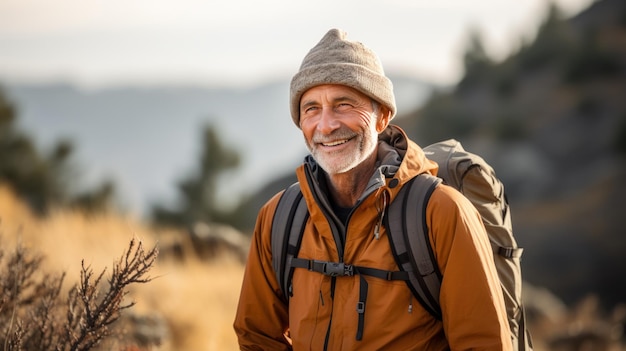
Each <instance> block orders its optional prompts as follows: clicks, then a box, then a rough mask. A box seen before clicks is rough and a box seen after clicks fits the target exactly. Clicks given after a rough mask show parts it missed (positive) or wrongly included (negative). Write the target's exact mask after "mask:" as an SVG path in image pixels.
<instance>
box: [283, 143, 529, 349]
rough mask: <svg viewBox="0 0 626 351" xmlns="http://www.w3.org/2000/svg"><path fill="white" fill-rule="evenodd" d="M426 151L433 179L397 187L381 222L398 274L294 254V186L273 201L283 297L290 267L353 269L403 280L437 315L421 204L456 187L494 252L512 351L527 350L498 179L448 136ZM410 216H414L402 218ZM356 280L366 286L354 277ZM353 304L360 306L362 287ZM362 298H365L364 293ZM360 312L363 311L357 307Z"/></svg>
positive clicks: (298, 215) (298, 232) (515, 260)
mask: <svg viewBox="0 0 626 351" xmlns="http://www.w3.org/2000/svg"><path fill="white" fill-rule="evenodd" d="M424 152H425V154H426V156H427V157H428V158H429V159H431V160H433V161H435V162H437V163H438V164H439V172H438V176H437V177H435V176H432V175H428V174H420V175H418V176H416V177H414V178H413V179H411V180H410V181H409V182H407V184H406V185H405V186H404V187H403V188H402V189H401V190H400V193H399V194H398V196H397V197H396V199H395V200H394V201H393V202H392V203H391V204H390V205H389V207H388V210H387V213H386V214H385V220H384V222H385V226H386V227H387V232H388V238H389V242H390V246H391V249H392V252H393V254H394V258H395V260H396V263H397V264H398V267H399V268H400V271H396V272H389V271H383V270H379V269H374V268H368V267H355V266H352V265H348V264H344V263H341V262H339V263H337V262H325V261H317V260H304V259H300V258H298V257H297V255H298V251H299V248H300V244H301V239H302V233H303V230H304V224H305V223H306V221H307V219H308V216H309V214H308V209H307V206H306V203H305V201H304V199H303V196H302V193H301V192H300V187H299V184H298V183H294V184H292V185H291V186H290V187H288V188H287V189H286V190H285V192H284V193H283V195H282V196H281V199H280V200H279V202H278V206H277V208H276V213H275V215H274V221H273V223H272V233H271V235H272V260H273V268H274V271H275V273H276V277H277V280H278V282H279V283H280V285H281V289H282V291H283V294H284V296H285V297H286V298H287V299H288V298H289V296H291V293H292V291H291V277H292V276H293V270H294V268H307V269H309V270H314V271H317V272H319V273H322V274H326V275H330V276H342V275H353V274H360V275H361V276H363V275H370V276H375V277H378V278H381V279H387V280H404V281H406V283H407V285H408V287H409V289H410V290H411V292H412V293H413V295H414V296H415V297H416V299H417V300H418V301H419V302H420V303H421V304H422V306H423V307H424V308H425V309H426V310H427V311H428V312H430V313H431V314H432V315H433V316H434V317H435V318H437V319H439V320H441V308H440V305H439V289H440V286H441V279H442V275H441V273H440V272H439V269H438V265H437V263H436V261H435V257H434V254H433V251H432V248H431V246H430V239H429V236H428V228H427V225H426V216H425V213H426V205H427V203H428V199H429V198H430V195H431V194H432V192H433V190H434V189H435V187H437V185H439V184H440V183H441V182H444V183H445V184H448V185H450V186H452V187H454V188H456V189H457V190H459V191H460V192H461V193H462V194H463V195H464V196H465V197H467V198H468V199H469V200H470V202H471V203H472V204H473V205H474V206H475V207H476V209H477V210H478V212H479V213H480V215H481V217H482V220H483V223H484V225H485V229H486V231H487V234H488V236H489V240H490V242H491V246H492V248H493V252H494V261H495V266H496V268H497V271H498V276H499V278H500V283H501V286H502V290H503V295H504V302H505V305H506V311H507V316H508V321H509V327H510V329H511V339H512V342H513V349H514V350H532V342H531V339H530V333H529V331H528V330H527V328H526V321H525V316H524V307H523V304H522V276H521V267H520V258H521V255H522V251H523V249H522V248H520V247H518V246H517V242H516V240H515V238H514V236H513V231H512V224H511V213H510V209H509V204H508V200H507V198H506V195H505V193H504V186H503V184H502V182H501V181H500V180H499V179H498V178H497V177H496V175H495V172H494V170H493V168H492V167H491V166H489V165H488V164H487V163H486V162H485V160H483V159H482V158H481V157H480V156H478V155H475V154H472V153H470V152H467V151H465V150H464V149H463V147H462V146H461V144H460V143H459V142H458V141H456V140H454V139H450V140H446V141H442V142H439V143H435V144H432V145H429V146H427V147H425V148H424ZM407 213H415V214H416V215H415V216H406V215H405V214H407ZM361 283H362V284H363V283H365V284H367V283H366V282H364V280H363V279H362V280H361ZM365 286H366V287H365V291H363V289H361V293H360V295H361V296H360V299H359V301H360V302H359V304H363V310H364V306H365V298H366V295H367V290H366V289H367V285H365ZM363 295H364V296H363ZM357 310H359V326H358V331H357V340H360V338H361V337H362V324H363V318H362V317H363V313H362V311H361V310H360V309H357ZM363 312H364V311H363Z"/></svg>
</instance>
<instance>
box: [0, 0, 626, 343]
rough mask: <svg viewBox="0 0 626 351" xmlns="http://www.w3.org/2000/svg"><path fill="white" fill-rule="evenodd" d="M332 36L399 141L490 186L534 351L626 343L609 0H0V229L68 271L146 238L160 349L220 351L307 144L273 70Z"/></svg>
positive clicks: (614, 0)
mask: <svg viewBox="0 0 626 351" xmlns="http://www.w3.org/2000/svg"><path fill="white" fill-rule="evenodd" d="M333 27H338V28H341V29H343V30H345V31H346V32H347V33H348V38H350V39H352V40H357V41H362V42H364V43H365V44H366V45H367V46H369V47H371V48H372V49H374V50H375V51H376V52H377V53H378V54H379V56H380V58H381V61H382V62H383V65H384V66H385V70H386V73H387V74H388V75H389V76H390V78H391V79H392V81H393V83H394V90H395V93H396V98H397V100H398V110H399V111H398V116H397V117H396V119H394V122H395V123H397V124H399V125H400V126H402V127H403V128H404V129H405V130H406V131H407V133H408V134H409V136H411V137H412V138H413V139H414V140H415V141H417V142H418V143H419V144H420V145H423V146H425V145H427V144H429V143H431V142H435V141H438V140H442V139H447V138H456V139H458V140H460V141H461V142H462V143H463V144H464V146H465V148H466V149H467V150H469V151H473V152H475V153H478V154H480V155H482V156H483V157H484V158H485V159H486V160H487V161H488V162H489V163H491V164H492V165H493V167H494V169H495V170H496V173H497V174H498V176H499V177H500V178H502V180H503V182H504V184H505V187H506V191H507V194H508V198H509V201H510V204H511V208H512V214H513V225H514V230H515V235H516V238H517V240H518V243H519V245H520V246H522V247H524V248H525V252H524V256H523V261H522V267H523V276H524V278H525V281H526V283H525V285H524V293H525V300H526V304H527V309H528V313H529V322H530V323H531V332H532V333H533V335H534V337H535V340H536V345H537V349H538V350H622V349H624V347H623V344H624V335H625V334H624V328H625V324H624V322H625V319H626V307H625V305H624V303H625V302H626V279H624V278H623V277H624V276H625V273H626V240H625V239H624V238H622V237H621V235H622V234H626V230H624V229H623V227H624V226H623V224H621V223H620V222H619V219H620V218H622V217H623V216H624V215H626V205H625V204H624V201H623V198H624V197H625V196H626V186H625V185H624V181H623V180H624V179H626V178H624V176H625V175H626V2H624V1H623V0H597V1H594V0H560V1H556V0H554V1H542V0H532V1H531V0H529V1H509V0H505V1H492V0H477V1H472V2H471V3H470V2H468V3H467V4H466V3H464V2H458V1H455V2H453V1H447V0H446V1H438V2H436V3H433V2H425V1H408V0H392V1H385V2H382V1H374V0H372V1H353V0H350V1H342V2H339V3H337V2H331V1H327V0H323V1H321V2H319V1H318V2H316V3H315V6H311V4H306V5H303V4H299V3H297V2H278V1H275V0H273V1H269V2H252V1H245V0H236V1H228V2H223V1H193V0H184V1H177V2H173V1H168V0H159V1H150V2H148V1H141V0H132V1H119V0H109V1H106V2H105V1H78V0H60V1H55V2H45V1H37V0H21V1H17V0H0V87H1V90H0V182H1V183H2V184H3V188H2V189H4V190H2V191H0V211H1V212H0V220H1V226H0V229H2V233H3V236H4V237H8V241H9V242H13V241H18V238H19V239H20V240H25V241H26V242H27V243H30V244H31V245H32V246H33V247H37V248H39V249H40V250H42V251H43V252H44V253H46V254H47V256H48V259H49V260H50V261H51V262H52V263H53V264H52V265H51V266H50V267H53V268H55V269H59V270H65V271H77V270H78V268H79V267H80V266H79V264H80V259H81V258H84V257H90V258H91V259H92V260H94V262H97V263H98V262H100V263H102V264H104V265H106V264H108V263H109V261H110V260H111V259H113V258H114V257H115V256H116V255H117V254H118V251H119V250H120V249H119V247H121V248H123V247H124V246H125V241H126V240H127V239H128V238H130V237H133V236H136V235H140V236H141V237H143V238H144V239H145V240H147V241H149V242H158V243H159V245H160V247H161V252H162V254H161V258H160V264H161V266H160V267H159V269H160V271H159V272H160V273H163V274H164V276H163V278H162V279H159V280H157V281H155V282H152V283H150V284H148V285H146V286H142V287H141V289H138V290H137V292H136V296H137V300H138V301H140V303H139V304H138V306H137V307H138V308H137V310H138V312H137V313H143V314H150V315H151V316H152V317H154V318H157V319H158V320H160V321H161V322H162V323H161V324H159V326H160V327H159V328H160V329H159V328H156V329H158V330H164V331H163V332H162V333H161V334H158V336H157V337H156V338H157V339H158V340H159V342H158V344H160V345H161V346H160V347H159V348H158V349H161V350H169V349H172V350H228V349H232V350H235V349H236V348H237V347H236V341H235V339H234V333H233V332H232V328H231V324H232V319H233V314H234V309H235V305H236V295H237V294H238V289H239V284H240V281H241V267H242V263H243V261H244V260H245V252H246V250H247V245H248V244H247V243H248V241H247V240H248V239H249V235H250V234H251V231H252V228H253V226H254V220H255V217H256V211H258V209H259V207H260V206H261V205H262V204H263V203H264V202H265V201H266V200H267V199H269V197H270V196H272V195H273V194H275V193H276V192H277V191H279V190H281V189H282V188H284V187H285V186H287V185H288V184H290V183H291V182H293V181H294V180H295V177H294V176H293V174H292V173H293V170H294V169H295V167H297V165H298V164H299V162H300V161H301V160H302V158H303V157H304V156H305V154H306V149H305V148H304V145H303V142H302V137H301V135H300V132H299V130H298V129H297V128H296V127H295V126H294V125H293V123H292V122H291V119H290V117H289V110H288V90H289V80H290V78H291V75H292V74H293V73H294V72H296V71H297V69H298V67H299V65H300V62H301V60H302V58H303V57H304V55H305V54H306V53H307V52H308V50H309V49H310V48H311V47H313V46H314V45H315V44H316V43H317V42H318V41H319V39H321V37H322V36H323V35H324V34H325V33H326V31H327V30H328V29H330V28H333ZM43 237H45V238H46V239H45V240H42V238H43ZM5 239H6V238H5ZM111 242H112V243H115V242H118V243H119V244H118V245H119V247H118V248H115V247H111V245H113V244H111ZM70 243H71V244H72V245H69V244H70ZM94 243H96V244H94ZM113 246H115V245H113ZM96 248H97V249H96ZM109 250H110V251H109ZM59 252H62V253H63V255H59ZM76 267H78V268H76ZM233 277H237V279H233ZM153 283H154V284H153ZM180 300H183V301H182V302H176V301H180ZM207 300H210V301H211V302H212V304H209V305H207V304H206V301H207ZM185 301H186V302H187V304H188V305H193V304H196V305H195V307H194V308H191V309H190V308H189V307H190V306H186V308H184V306H183V305H184V304H183V302H185ZM199 306H202V307H200V309H199V308H198V307H199ZM198 311H201V313H200V314H201V316H198ZM153 329H154V328H153ZM150 342H152V343H153V344H157V341H154V340H153V341H150ZM148 344H149V343H148ZM148 344H146V345H148Z"/></svg>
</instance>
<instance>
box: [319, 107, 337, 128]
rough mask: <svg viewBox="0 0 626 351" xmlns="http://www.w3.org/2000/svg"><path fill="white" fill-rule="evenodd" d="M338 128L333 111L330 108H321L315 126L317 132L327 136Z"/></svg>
mask: <svg viewBox="0 0 626 351" xmlns="http://www.w3.org/2000/svg"><path fill="white" fill-rule="evenodd" d="M339 126H340V123H339V119H338V118H337V114H336V113H335V111H333V109H332V108H323V109H322V112H321V116H320V119H319V123H318V124H317V130H319V131H320V132H322V133H324V134H329V133H331V132H332V131H334V130H336V129H337V128H339Z"/></svg>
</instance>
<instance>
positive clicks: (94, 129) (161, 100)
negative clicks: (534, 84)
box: [6, 76, 430, 212]
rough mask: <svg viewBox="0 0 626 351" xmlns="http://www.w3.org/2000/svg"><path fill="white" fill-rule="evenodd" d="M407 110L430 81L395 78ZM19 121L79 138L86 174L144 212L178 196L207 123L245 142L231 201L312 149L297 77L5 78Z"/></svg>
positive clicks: (50, 137) (231, 180) (31, 128)
mask: <svg viewBox="0 0 626 351" xmlns="http://www.w3.org/2000/svg"><path fill="white" fill-rule="evenodd" d="M392 80H393V82H394V86H395V91H396V94H397V99H398V106H399V110H400V111H408V110H412V109H415V108H417V107H418V106H419V105H420V104H421V103H422V102H423V101H424V100H425V99H426V98H427V96H428V94H429V92H430V87H429V85H428V84H425V83H423V82H421V81H419V80H417V79H412V78H407V77H400V76H398V77H396V78H393V79H392ZM6 90H7V94H8V96H9V97H10V98H11V99H12V101H13V102H14V103H15V104H16V105H17V107H18V116H19V124H20V126H21V127H22V129H23V130H24V131H25V132H27V133H28V134H30V135H31V136H33V138H34V139H35V140H36V141H37V142H38V143H40V144H41V145H40V146H41V147H44V148H45V147H46V145H51V144H52V143H53V142H54V141H57V140H58V139H59V138H69V139H71V140H72V141H73V142H74V144H75V146H76V148H75V149H76V156H77V157H76V158H77V161H78V166H79V167H80V168H81V169H82V170H83V176H82V178H83V179H85V180H86V182H87V184H91V183H93V182H96V181H99V180H102V179H103V178H112V179H113V180H114V181H115V183H116V185H117V187H118V192H119V193H120V194H121V197H122V201H123V203H124V206H125V207H127V208H129V209H131V210H135V211H140V212H144V211H145V210H147V208H146V206H147V205H148V204H149V203H151V202H155V201H159V202H161V203H167V202H171V201H173V199H174V198H175V191H176V190H175V187H176V183H177V181H178V180H180V179H181V178H183V177H184V176H185V175H187V174H189V173H190V172H193V171H194V167H195V166H196V163H197V162H198V157H199V156H198V152H199V150H198V147H199V144H200V131H201V129H202V128H201V127H202V126H204V125H205V124H207V123H212V124H214V125H216V126H217V127H218V130H219V131H221V133H222V139H223V140H224V141H225V142H226V143H227V144H228V146H229V147H233V148H235V149H237V150H239V151H240V152H241V154H242V155H243V165H242V167H241V169H239V170H238V171H236V172H233V174H230V175H228V176H227V177H225V179H224V180H223V183H222V186H221V189H220V191H221V198H222V200H223V202H224V204H225V205H231V204H234V202H236V201H237V200H238V198H239V195H241V194H243V193H249V192H252V191H255V190H256V189H257V188H258V187H259V186H261V185H263V184H265V183H267V182H269V181H270V180H271V179H272V178H273V177H275V176H276V175H277V174H283V173H285V172H287V171H288V170H291V169H293V168H295V166H296V164H297V163H298V162H300V161H301V159H302V157H303V156H304V155H305V151H306V150H305V148H304V146H303V142H302V137H301V135H300V132H299V130H298V129H297V128H296V127H295V126H294V125H293V123H292V122H291V118H290V117H289V110H288V96H289V82H288V81H280V82H274V83H269V84H266V85H262V86H258V87H254V88H250V89H234V88H228V89H220V88H207V87H200V86H155V87H116V88H107V89H101V90H82V89H80V88H77V87H75V86H71V85H66V84H40V85H36V84H35V85H34V84H19V83H10V84H7V85H6Z"/></svg>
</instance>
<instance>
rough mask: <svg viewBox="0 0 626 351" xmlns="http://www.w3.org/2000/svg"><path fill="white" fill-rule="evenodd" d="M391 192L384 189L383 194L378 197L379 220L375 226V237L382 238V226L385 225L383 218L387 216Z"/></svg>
mask: <svg viewBox="0 0 626 351" xmlns="http://www.w3.org/2000/svg"><path fill="white" fill-rule="evenodd" d="M388 196H389V194H388V193H387V192H386V191H383V193H382V195H381V196H379V197H378V198H377V199H376V210H377V211H378V221H377V222H376V226H374V239H376V240H378V239H380V227H381V226H382V225H383V219H384V218H385V209H386V208H387V202H388V201H389V199H388ZM381 202H382V203H381Z"/></svg>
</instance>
